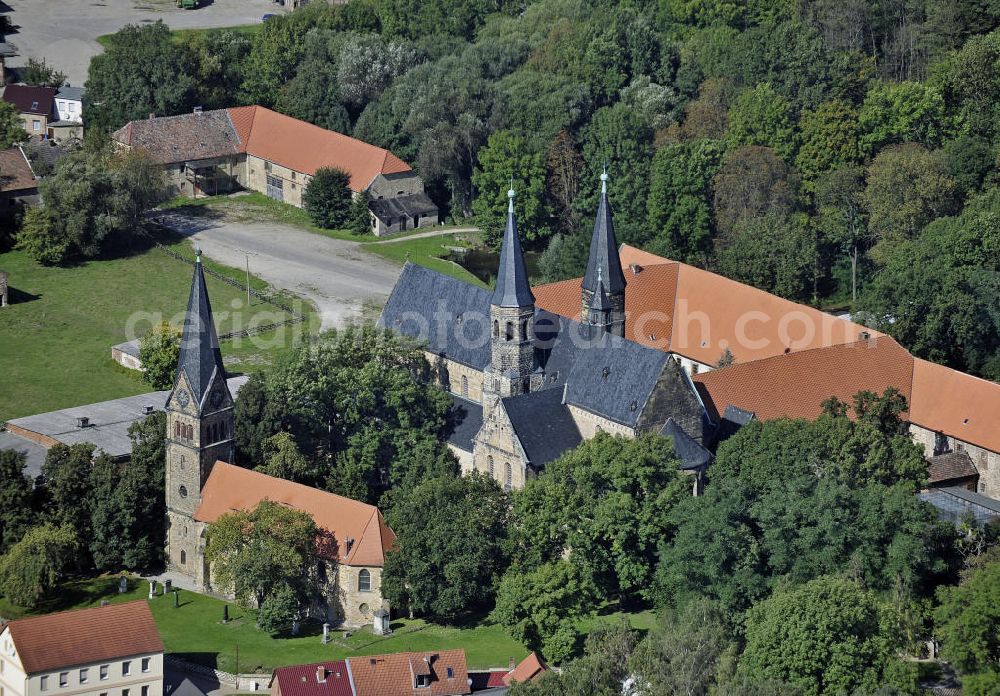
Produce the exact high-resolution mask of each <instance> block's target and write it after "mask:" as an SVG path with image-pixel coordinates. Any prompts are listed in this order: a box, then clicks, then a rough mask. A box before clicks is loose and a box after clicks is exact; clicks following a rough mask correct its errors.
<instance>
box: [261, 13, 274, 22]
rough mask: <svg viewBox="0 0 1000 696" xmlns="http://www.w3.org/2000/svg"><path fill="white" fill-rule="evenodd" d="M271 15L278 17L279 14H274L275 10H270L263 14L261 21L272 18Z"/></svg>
mask: <svg viewBox="0 0 1000 696" xmlns="http://www.w3.org/2000/svg"><path fill="white" fill-rule="evenodd" d="M271 17H277V15H276V14H274V13H273V12H268V13H267V14H266V15H262V16H261V18H260V21H261V22H266V21H267V20H269V19H271Z"/></svg>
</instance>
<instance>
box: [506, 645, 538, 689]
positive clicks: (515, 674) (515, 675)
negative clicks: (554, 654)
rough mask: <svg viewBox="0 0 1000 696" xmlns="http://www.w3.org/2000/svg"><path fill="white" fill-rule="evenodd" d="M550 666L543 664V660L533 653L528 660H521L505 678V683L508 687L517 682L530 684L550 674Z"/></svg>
mask: <svg viewBox="0 0 1000 696" xmlns="http://www.w3.org/2000/svg"><path fill="white" fill-rule="evenodd" d="M548 671H549V668H548V666H547V665H546V664H545V663H544V662H542V660H541V658H540V657H538V655H537V654H535V653H534V652H532V653H531V654H530V655H528V656H527V657H526V658H524V659H523V660H521V662H520V663H519V664H518V665H517V667H515V668H514V669H512V670H511V671H509V672H508V673H507V674H506V675H505V676H504V678H503V683H504V684H506V685H507V686H510V685H511V684H514V683H515V682H521V683H524V682H530V681H534V680H535V679H538V677H540V676H541V675H543V674H544V673H545V672H548Z"/></svg>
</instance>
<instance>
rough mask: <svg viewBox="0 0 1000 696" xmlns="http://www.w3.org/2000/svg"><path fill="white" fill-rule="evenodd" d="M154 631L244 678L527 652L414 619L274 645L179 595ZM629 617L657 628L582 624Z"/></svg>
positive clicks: (110, 589)
mask: <svg viewBox="0 0 1000 696" xmlns="http://www.w3.org/2000/svg"><path fill="white" fill-rule="evenodd" d="M129 587H130V589H129V592H127V593H126V594H124V595H120V594H118V578H117V577H113V576H104V577H100V578H94V579H86V580H77V581H73V582H69V583H66V584H64V585H63V586H62V587H61V588H60V590H59V593H58V594H57V595H56V598H55V599H53V600H50V601H48V602H46V603H45V604H43V605H42V606H41V607H39V609H38V612H37V613H46V612H51V611H60V610H63V609H70V608H79V607H88V606H97V605H98V604H100V601H101V600H102V599H107V600H109V601H111V602H122V601H129V600H135V599H145V598H147V597H148V588H149V586H148V584H146V583H145V582H142V581H140V580H138V579H132V580H131V581H130V583H129ZM149 603H150V607H151V608H152V610H153V616H154V617H155V619H156V625H157V627H158V628H159V630H160V635H161V637H162V638H163V642H164V644H165V645H166V648H167V652H168V653H174V654H176V655H178V656H180V657H183V658H185V659H187V660H190V661H192V662H198V663H199V664H204V665H207V666H211V667H214V668H216V669H221V670H225V671H227V672H236V671H237V665H236V652H237V646H239V671H240V672H243V673H260V672H269V671H271V669H272V668H274V667H278V666H281V665H293V664H301V663H304V662H315V661H319V660H336V659H341V658H344V657H353V656H363V655H377V654H382V653H392V652H404V651H416V652H423V651H430V650H447V649H451V648H463V649H464V650H465V654H466V659H467V660H468V663H469V666H470V667H473V668H485V667H502V666H504V665H506V664H507V661H508V660H509V659H510V658H514V659H515V660H520V659H521V658H523V657H524V656H525V655H526V654H527V653H528V651H527V649H526V648H524V647H523V646H521V645H519V644H518V643H516V642H514V641H513V640H512V639H511V638H510V637H509V636H507V634H506V633H505V632H504V631H503V629H502V628H500V627H499V626H495V625H486V624H481V625H479V626H475V627H473V628H449V627H445V626H438V625H435V624H431V623H428V622H426V621H423V620H420V619H416V620H412V621H411V620H406V619H403V620H395V621H393V622H392V629H393V635H390V636H376V635H373V634H372V633H371V631H370V629H368V628H366V629H363V630H358V631H355V632H354V633H353V634H352V635H351V637H350V638H346V639H345V638H344V637H343V633H342V632H333V633H331V636H332V637H333V639H334V640H333V642H331V643H329V644H327V645H323V644H322V643H321V642H320V637H321V636H322V629H321V627H320V626H319V625H317V624H306V625H304V626H303V629H302V635H299V636H296V637H292V636H284V637H278V638H272V637H271V636H270V635H268V634H266V633H264V632H262V631H260V630H258V629H257V628H256V626H255V625H254V622H255V617H254V615H253V613H252V612H248V611H246V610H245V609H242V608H240V607H239V606H237V605H235V604H229V617H230V621H229V623H227V624H223V623H221V620H222V607H223V605H224V604H225V603H224V602H222V601H220V600H218V599H214V598H212V597H206V596H204V595H199V594H195V593H193V592H188V591H185V590H182V591H181V593H180V597H179V602H178V603H179V604H180V606H179V607H178V608H175V607H174V600H173V597H170V596H165V597H164V596H160V597H156V598H155V599H152V600H149ZM25 614H26V612H25V611H24V610H22V609H19V608H17V607H13V606H11V605H10V604H7V603H6V602H3V601H0V615H3V616H4V617H7V618H19V617H21V616H24V615H25ZM620 616H628V618H629V621H630V623H631V624H632V626H633V627H635V628H637V629H640V630H648V629H649V628H650V627H651V626H652V624H653V621H654V617H653V614H652V613H651V612H641V613H637V614H628V615H625V614H619V613H609V614H606V615H603V616H600V617H590V618H588V619H586V620H585V621H583V622H582V623H581V628H582V629H583V630H590V629H591V628H593V627H594V626H595V625H597V623H598V622H601V621H609V620H614V619H616V618H617V617H620Z"/></svg>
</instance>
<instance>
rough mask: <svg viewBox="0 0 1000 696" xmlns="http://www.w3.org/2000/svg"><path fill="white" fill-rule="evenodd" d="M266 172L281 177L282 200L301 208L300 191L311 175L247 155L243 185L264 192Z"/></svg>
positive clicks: (265, 189)
mask: <svg viewBox="0 0 1000 696" xmlns="http://www.w3.org/2000/svg"><path fill="white" fill-rule="evenodd" d="M268 174H270V175H271V176H274V177H278V178H279V179H281V181H282V200H283V201H284V202H285V203H288V204H290V205H294V206H296V207H298V208H301V207H302V191H303V190H304V189H305V187H306V186H307V185H308V184H309V181H310V179H311V178H312V177H310V176H309V175H307V174H303V173H302V172H297V171H295V170H294V169H289V168H288V167H282V166H281V165H280V164H275V163H273V162H268V161H266V160H263V159H261V158H260V157H255V156H253V155H247V161H246V177H245V182H244V183H243V186H245V187H246V188H248V189H250V190H252V191H260V192H261V193H265V194H266V193H267V175H268Z"/></svg>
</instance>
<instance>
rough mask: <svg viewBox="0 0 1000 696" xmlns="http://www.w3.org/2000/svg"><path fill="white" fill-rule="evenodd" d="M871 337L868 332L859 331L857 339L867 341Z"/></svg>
mask: <svg viewBox="0 0 1000 696" xmlns="http://www.w3.org/2000/svg"><path fill="white" fill-rule="evenodd" d="M871 337H872V335H871V334H870V333H868V332H867V331H862V332H861V333H859V334H858V340H860V341H867V340H868V339H870V338H871Z"/></svg>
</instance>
